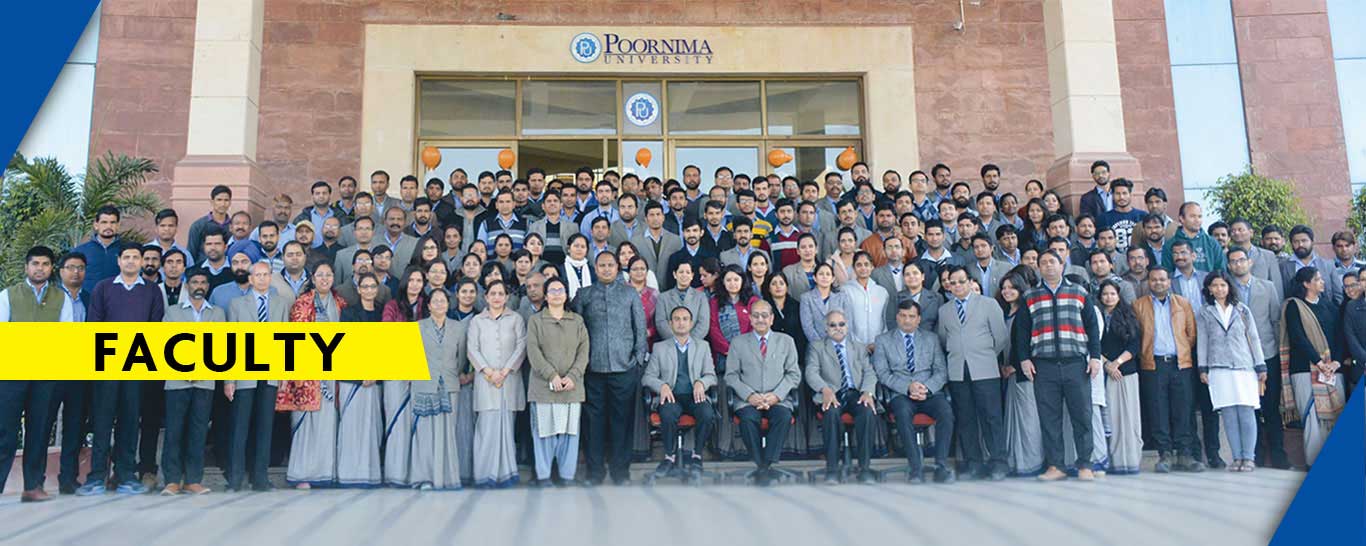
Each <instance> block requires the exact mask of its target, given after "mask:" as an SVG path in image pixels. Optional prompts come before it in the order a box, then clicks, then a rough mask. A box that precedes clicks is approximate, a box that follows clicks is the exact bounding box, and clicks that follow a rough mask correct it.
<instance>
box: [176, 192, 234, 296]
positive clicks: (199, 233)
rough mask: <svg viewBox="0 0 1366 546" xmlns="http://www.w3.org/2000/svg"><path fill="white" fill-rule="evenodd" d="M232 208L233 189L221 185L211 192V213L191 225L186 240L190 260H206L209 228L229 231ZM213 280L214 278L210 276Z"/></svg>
mask: <svg viewBox="0 0 1366 546" xmlns="http://www.w3.org/2000/svg"><path fill="white" fill-rule="evenodd" d="M231 206H232V188H229V187H227V186H224V185H222V184H219V185H217V186H214V187H213V189H212V190H209V213H208V214H206V215H204V216H203V217H201V218H199V219H196V220H195V221H194V222H192V223H190V233H189V235H188V236H187V237H186V238H185V240H186V242H188V243H189V245H190V259H191V260H202V259H204V252H203V248H202V247H203V245H204V234H205V233H208V228H209V227H216V228H218V229H219V230H221V231H227V229H228V227H229V226H228V207H231ZM210 278H212V276H210Z"/></svg>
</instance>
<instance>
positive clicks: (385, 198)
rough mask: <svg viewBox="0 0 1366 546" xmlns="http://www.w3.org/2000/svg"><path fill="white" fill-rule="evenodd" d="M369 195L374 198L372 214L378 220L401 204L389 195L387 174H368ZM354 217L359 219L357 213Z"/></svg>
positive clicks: (381, 172)
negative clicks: (387, 211) (385, 212)
mask: <svg viewBox="0 0 1366 546" xmlns="http://www.w3.org/2000/svg"><path fill="white" fill-rule="evenodd" d="M370 195H371V196H372V197H373V198H374V204H375V209H374V214H375V216H377V217H379V218H383V217H384V211H386V210H389V209H390V208H393V207H398V206H400V205H401V204H402V202H401V201H399V200H398V198H397V197H394V196H392V195H389V173H387V172H384V171H375V172H373V173H371V174H370ZM357 197H359V195H358V196H357ZM356 217H357V218H359V217H360V213H359V212H357V213H356Z"/></svg>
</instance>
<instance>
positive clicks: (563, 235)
mask: <svg viewBox="0 0 1366 546" xmlns="http://www.w3.org/2000/svg"><path fill="white" fill-rule="evenodd" d="M559 223H560V244H562V245H563V244H566V243H568V242H569V236H570V235H573V234H575V233H578V232H579V224H578V222H575V221H573V220H570V219H568V218H565V217H563V216H561V217H560V222H559ZM467 224H468V222H467ZM545 224H546V219H545V218H541V219H540V220H536V221H534V222H531V223H530V224H527V228H526V232H527V233H528V234H531V233H535V234H538V235H540V236H541V239H542V240H544V239H545Z"/></svg>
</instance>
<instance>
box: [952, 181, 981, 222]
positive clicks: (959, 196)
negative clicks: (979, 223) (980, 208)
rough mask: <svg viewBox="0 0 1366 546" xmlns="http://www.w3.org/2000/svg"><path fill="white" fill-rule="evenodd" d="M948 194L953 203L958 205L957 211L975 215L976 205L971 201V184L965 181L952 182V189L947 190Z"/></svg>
mask: <svg viewBox="0 0 1366 546" xmlns="http://www.w3.org/2000/svg"><path fill="white" fill-rule="evenodd" d="M949 195H952V196H953V204H954V206H956V207H958V213H959V214H960V215H962V214H970V215H972V216H977V209H976V208H975V207H976V206H977V205H976V204H975V203H973V202H972V186H969V185H968V183H967V182H954V183H953V189H951V190H949Z"/></svg>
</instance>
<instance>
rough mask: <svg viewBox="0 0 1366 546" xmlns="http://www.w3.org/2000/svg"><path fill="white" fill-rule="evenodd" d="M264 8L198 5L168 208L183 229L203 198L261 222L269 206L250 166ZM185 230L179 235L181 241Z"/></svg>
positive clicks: (254, 3)
mask: <svg viewBox="0 0 1366 546" xmlns="http://www.w3.org/2000/svg"><path fill="white" fill-rule="evenodd" d="M264 4H265V0H199V4H198V8H197V13H196V17H195V21H196V23H195V36H194V73H193V77H192V80H191V84H190V125H189V131H188V135H187V142H186V145H185V158H184V159H182V160H181V161H180V162H179V163H177V164H176V168H175V180H174V182H173V184H172V187H171V205H172V206H173V207H175V208H176V210H177V211H179V212H180V214H181V222H182V224H185V225H188V224H189V222H192V221H193V220H194V219H196V218H198V217H199V216H202V215H204V214H206V213H207V212H208V210H209V192H210V190H211V189H212V188H213V187H214V186H216V185H219V184H224V185H227V186H228V187H230V188H232V190H233V208H232V210H233V211H236V210H243V209H245V210H247V211H248V212H250V213H251V215H252V220H254V221H260V220H261V219H262V218H263V214H264V211H265V210H266V208H267V207H268V206H269V205H270V195H269V191H268V190H267V188H266V186H267V184H266V178H265V175H264V174H263V173H262V172H261V170H260V168H259V167H257V165H256V136H257V134H256V128H257V123H258V121H259V116H260V110H259V106H258V104H259V102H260V90H261V41H262V27H263V26H264V21H265V8H264ZM183 234H184V230H182V236H183Z"/></svg>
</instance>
